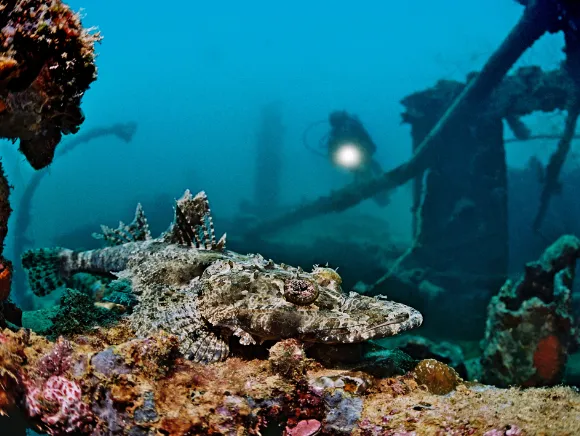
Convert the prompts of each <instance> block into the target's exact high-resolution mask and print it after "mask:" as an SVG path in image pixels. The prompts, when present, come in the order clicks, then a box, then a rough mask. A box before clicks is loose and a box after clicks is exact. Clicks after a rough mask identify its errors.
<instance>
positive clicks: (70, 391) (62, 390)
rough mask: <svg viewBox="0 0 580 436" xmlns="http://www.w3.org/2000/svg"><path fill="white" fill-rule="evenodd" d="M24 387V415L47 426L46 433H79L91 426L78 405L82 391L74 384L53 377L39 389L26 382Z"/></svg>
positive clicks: (85, 410) (85, 411)
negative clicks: (25, 390)
mask: <svg viewBox="0 0 580 436" xmlns="http://www.w3.org/2000/svg"><path fill="white" fill-rule="evenodd" d="M26 385H27V388H28V389H27V393H26V409H27V411H28V416H29V417H30V418H39V419H40V420H41V421H42V422H43V423H45V424H47V425H49V426H50V428H49V429H48V433H49V434H60V433H70V432H74V431H78V430H83V429H86V428H87V427H88V426H89V425H90V424H91V423H92V421H93V420H92V414H91V412H90V410H89V407H88V406H87V405H86V404H84V403H83V402H82V398H81V397H82V391H81V388H80V387H79V385H78V384H77V383H75V382H73V381H70V380H68V379H66V378H64V377H62V376H58V375H54V376H52V377H49V378H48V380H46V381H45V382H44V383H43V384H42V385H41V386H40V387H38V386H34V385H33V384H32V383H30V382H27V383H26Z"/></svg>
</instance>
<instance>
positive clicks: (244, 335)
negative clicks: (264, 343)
mask: <svg viewBox="0 0 580 436" xmlns="http://www.w3.org/2000/svg"><path fill="white" fill-rule="evenodd" d="M233 335H234V336H237V337H239V338H240V344H242V345H256V340H255V339H254V338H253V337H252V335H251V334H249V333H248V332H246V331H244V330H242V329H241V328H239V327H236V329H235V330H234V331H233Z"/></svg>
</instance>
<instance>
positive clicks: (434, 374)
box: [414, 359, 462, 395]
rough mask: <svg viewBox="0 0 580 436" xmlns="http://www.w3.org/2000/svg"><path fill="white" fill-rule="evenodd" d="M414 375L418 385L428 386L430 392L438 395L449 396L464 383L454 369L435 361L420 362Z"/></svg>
mask: <svg viewBox="0 0 580 436" xmlns="http://www.w3.org/2000/svg"><path fill="white" fill-rule="evenodd" d="M414 374H415V379H416V380H417V383H419V384H420V385H423V386H426V387H427V389H428V390H429V392H431V393H432V394H436V395H445V394H448V393H449V392H451V391H453V390H455V388H456V387H457V386H458V385H459V383H461V381H462V380H461V377H459V374H457V372H456V371H455V370H454V369H453V368H451V367H450V366H447V365H445V364H444V363H441V362H438V361H437V360H435V359H425V360H422V361H421V362H419V364H418V365H417V366H416V367H415V371H414Z"/></svg>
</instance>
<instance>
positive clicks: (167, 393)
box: [0, 322, 580, 436]
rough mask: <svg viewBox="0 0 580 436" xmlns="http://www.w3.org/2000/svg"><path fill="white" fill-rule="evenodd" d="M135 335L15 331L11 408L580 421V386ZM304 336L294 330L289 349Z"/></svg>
mask: <svg viewBox="0 0 580 436" xmlns="http://www.w3.org/2000/svg"><path fill="white" fill-rule="evenodd" d="M132 336H133V335H132V332H131V331H130V329H128V325H127V324H126V323H125V322H121V323H119V324H118V325H116V326H114V327H110V328H99V329H96V330H93V331H91V332H90V333H89V334H81V335H74V336H72V337H70V338H69V339H63V338H60V339H58V340H57V341H56V342H54V343H52V342H49V341H47V340H46V339H45V338H43V337H40V336H37V335H36V334H34V333H32V334H28V333H26V332H25V331H22V332H19V333H13V332H11V331H8V330H6V331H5V332H4V333H2V335H1V336H0V340H1V341H2V347H1V353H0V362H1V365H2V374H0V377H1V380H2V381H3V382H4V381H7V383H2V384H1V385H0V406H1V409H0V410H2V411H3V413H11V411H12V410H13V408H14V407H15V406H17V407H19V408H20V409H21V410H22V411H23V412H24V414H25V415H26V417H27V418H28V420H29V423H30V426H31V427H32V428H35V429H37V430H41V431H45V432H47V433H48V434H53V435H56V434H67V433H66V432H73V433H74V434H92V435H97V434H98V435H106V434H165V435H185V434H189V435H223V434H236V435H252V434H253V435H258V434H279V435H282V434H285V435H311V434H326V435H348V434H353V435H396V434H399V435H402V434H417V435H423V434H425V435H430V434H449V435H484V434H485V435H487V436H495V435H508V434H510V435H516V434H519V435H535V434H558V435H575V434H578V432H580V395H579V394H578V393H577V392H575V391H574V390H572V389H569V388H564V387H558V388H550V389H536V388H530V389H527V390H519V389H497V388H493V387H490V386H484V385H479V384H471V383H465V382H463V381H462V380H460V379H459V378H457V379H456V381H457V384H456V386H455V388H454V389H453V390H451V391H449V392H448V393H447V394H446V395H438V394H436V393H434V392H433V391H432V389H435V390H436V389H439V386H440V385H439V384H435V385H431V386H425V385H424V384H423V383H422V381H421V376H420V374H418V369H416V370H414V371H413V370H411V371H410V372H407V373H405V374H404V375H400V376H392V377H384V378H376V377H372V376H370V375H368V374H366V373H365V372H361V371H353V370H350V369H348V368H344V369H326V368H324V367H322V366H321V365H320V364H319V363H316V362H314V361H312V360H310V359H308V358H307V357H305V356H303V355H300V356H298V354H300V353H294V352H293V353H291V355H292V356H294V357H292V359H293V361H294V362H295V364H296V367H297V368H303V370H301V371H297V372H296V373H295V374H293V375H292V376H291V377H287V374H280V372H279V370H280V366H279V363H280V362H279V359H280V358H282V359H286V358H287V356H286V357H284V356H285V354H284V353H282V357H281V355H280V351H282V350H281V349H280V348H278V351H275V350H272V351H271V355H272V357H271V358H270V360H259V359H249V360H242V359H240V358H238V357H231V358H229V359H228V360H226V361H224V362H218V363H213V364H209V365H204V364H199V363H195V362H192V361H189V360H187V359H184V358H183V357H182V356H181V355H180V354H179V352H178V338H177V337H176V336H173V335H168V334H165V333H161V334H158V335H154V336H151V337H148V338H143V339H135V338H133V337H132ZM297 345H298V344H296V343H294V342H292V340H291V342H289V343H286V344H285V345H284V346H283V347H282V348H285V347H289V348H291V349H294V350H296V348H295V346H297ZM275 360H278V363H275ZM420 365H424V366H429V367H431V371H442V372H444V373H448V372H449V370H450V369H449V368H448V367H446V366H445V365H443V364H440V365H432V363H431V362H426V363H423V362H421V363H419V366H418V367H417V368H419V367H420ZM283 367H284V366H283ZM284 372H285V371H284ZM437 377H438V378H440V377H441V376H440V375H439V376H437ZM437 377H436V378H437ZM441 393H442V392H441ZM317 432H318V433H317ZM413 432H414V433H413Z"/></svg>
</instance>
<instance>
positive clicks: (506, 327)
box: [481, 235, 580, 386]
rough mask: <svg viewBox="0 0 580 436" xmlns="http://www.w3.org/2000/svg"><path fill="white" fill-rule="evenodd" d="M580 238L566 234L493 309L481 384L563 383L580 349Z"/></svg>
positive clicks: (511, 285) (500, 296) (510, 285)
mask: <svg viewBox="0 0 580 436" xmlns="http://www.w3.org/2000/svg"><path fill="white" fill-rule="evenodd" d="M579 257H580V240H579V239H578V238H577V237H575V236H570V235H565V236H562V237H561V238H560V239H558V240H557V241H556V242H554V243H553V244H552V245H551V246H550V247H548V248H547V249H546V251H545V252H544V254H543V255H542V257H541V258H540V260H538V261H537V262H530V263H528V264H527V265H526V271H525V274H524V276H523V277H522V278H521V279H520V280H519V281H518V282H517V283H515V284H514V283H512V281H511V280H508V281H507V282H506V284H505V285H504V286H503V287H502V288H501V290H500V291H499V294H498V295H496V296H495V297H493V298H492V300H491V302H490V304H489V306H488V319H487V326H486V332H485V338H484V340H483V341H482V347H483V356H482V359H481V366H482V374H481V380H482V381H484V382H486V383H490V384H493V385H496V386H510V385H514V384H517V385H521V386H546V385H548V386H549V385H555V384H557V383H560V382H561V381H562V377H563V375H564V369H565V366H566V361H567V358H568V354H569V353H570V352H571V351H573V350H574V349H575V348H576V347H577V345H578V330H577V325H576V322H575V320H574V318H573V315H572V297H571V294H572V291H571V289H572V283H573V280H574V272H575V265H576V261H577V259H578V258H579Z"/></svg>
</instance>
